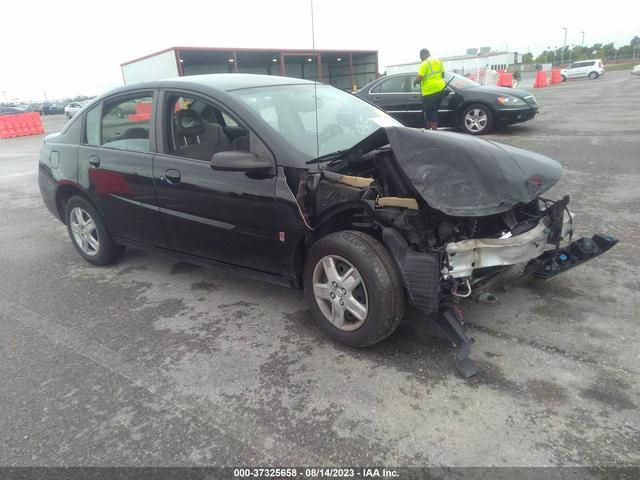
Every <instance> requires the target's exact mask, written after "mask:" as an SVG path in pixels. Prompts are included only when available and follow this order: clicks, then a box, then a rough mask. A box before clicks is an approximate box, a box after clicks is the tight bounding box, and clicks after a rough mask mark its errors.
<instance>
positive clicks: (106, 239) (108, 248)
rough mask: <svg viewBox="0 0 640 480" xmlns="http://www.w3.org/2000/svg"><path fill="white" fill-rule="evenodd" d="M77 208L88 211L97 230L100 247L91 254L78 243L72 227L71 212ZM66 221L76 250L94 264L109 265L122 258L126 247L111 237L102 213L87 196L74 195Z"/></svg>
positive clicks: (66, 210) (66, 208) (67, 211)
mask: <svg viewBox="0 0 640 480" xmlns="http://www.w3.org/2000/svg"><path fill="white" fill-rule="evenodd" d="M75 208H80V209H82V210H84V212H86V213H87V214H88V215H89V217H90V218H91V220H93V224H94V225H95V231H96V232H97V240H98V249H97V251H96V253H95V254H93V255H89V254H87V253H86V252H84V251H83V249H82V247H81V246H80V245H79V244H78V241H77V240H76V239H75V237H74V234H73V232H72V229H71V213H72V211H73V210H74V209H75ZM64 219H65V223H66V224H67V231H68V232H69V238H70V239H71V243H72V244H73V246H74V247H75V249H76V251H77V252H78V253H79V254H80V255H81V256H82V258H84V259H85V260H86V261H87V262H89V263H92V264H93V265H108V264H110V263H113V262H115V261H116V260H117V259H118V258H120V257H121V256H122V254H123V252H124V247H123V246H122V245H118V244H117V243H115V242H114V241H113V238H111V234H110V233H109V231H108V230H107V227H106V225H105V223H104V220H103V219H102V216H101V215H100V213H99V212H98V211H97V210H96V208H95V207H94V206H93V205H92V204H91V202H89V201H88V200H87V199H86V198H84V197H82V196H80V195H74V196H72V197H71V198H69V200H68V201H67V204H66V206H65V214H64Z"/></svg>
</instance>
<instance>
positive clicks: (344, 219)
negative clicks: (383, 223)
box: [293, 202, 381, 288]
mask: <svg viewBox="0 0 640 480" xmlns="http://www.w3.org/2000/svg"><path fill="white" fill-rule="evenodd" d="M365 212H366V209H365V207H364V206H363V204H362V202H347V203H343V204H339V205H336V206H334V207H331V208H329V209H327V210H325V211H324V212H322V214H321V215H320V216H319V217H318V221H317V223H316V226H315V227H314V228H313V230H311V231H309V232H308V233H307V234H306V235H304V236H302V238H300V240H299V241H298V245H297V246H296V248H295V251H294V255H293V265H294V271H295V277H296V282H297V286H298V287H299V288H303V287H304V284H303V271H304V264H305V261H306V256H307V252H308V250H309V248H311V245H313V244H314V243H315V242H317V241H318V240H320V239H321V238H323V237H326V236H327V235H329V234H330V233H334V232H339V231H341V230H358V231H361V232H363V233H366V234H368V235H370V236H371V237H373V238H375V239H376V240H381V239H380V236H379V235H378V234H377V233H376V231H375V228H374V225H373V224H371V227H368V226H367V225H366V224H365V223H364V222H363V225H361V226H354V225H353V223H354V220H356V219H357V217H358V216H364V214H365Z"/></svg>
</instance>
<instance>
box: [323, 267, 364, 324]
mask: <svg viewBox="0 0 640 480" xmlns="http://www.w3.org/2000/svg"><path fill="white" fill-rule="evenodd" d="M313 294H314V296H315V298H316V302H317V304H318V307H319V308H320V311H321V312H322V314H323V315H324V317H325V318H326V319H327V320H328V321H329V322H331V323H332V324H333V325H334V326H335V327H336V328H338V329H340V330H343V331H346V332H352V331H354V330H357V329H358V328H360V327H361V326H362V325H363V324H364V322H365V320H366V319H367V313H368V311H369V297H368V295H367V288H366V286H365V284H364V281H363V279H362V276H361V275H360V272H358V269H357V268H355V267H354V266H353V264H352V263H350V262H349V261H348V260H346V259H344V258H342V257H340V256H338V255H327V256H325V257H323V258H321V259H320V261H318V263H317V264H316V267H315V269H314V270H313Z"/></svg>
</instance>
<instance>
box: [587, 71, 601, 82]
mask: <svg viewBox="0 0 640 480" xmlns="http://www.w3.org/2000/svg"><path fill="white" fill-rule="evenodd" d="M599 76H600V75H598V72H591V73H590V74H589V78H590V79H591V80H595V79H596V78H598V77H599Z"/></svg>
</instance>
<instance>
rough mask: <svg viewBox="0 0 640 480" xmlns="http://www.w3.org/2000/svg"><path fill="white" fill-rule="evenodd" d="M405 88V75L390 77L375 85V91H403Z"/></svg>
mask: <svg viewBox="0 0 640 480" xmlns="http://www.w3.org/2000/svg"><path fill="white" fill-rule="evenodd" d="M403 90H404V76H402V75H400V76H398V77H392V78H388V79H386V80H383V81H382V82H380V83H379V84H378V85H376V86H375V87H373V90H372V92H373V93H402V92H403Z"/></svg>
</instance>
